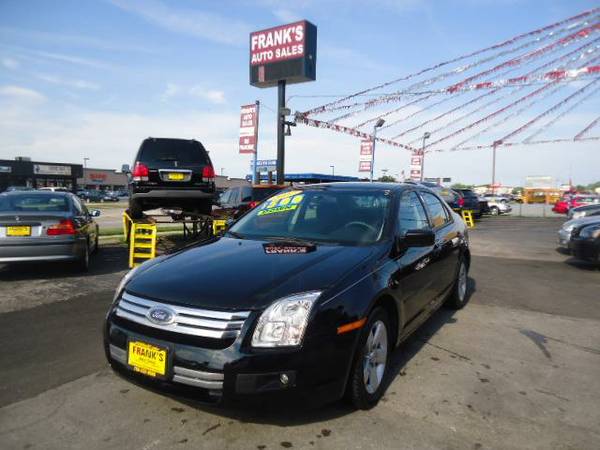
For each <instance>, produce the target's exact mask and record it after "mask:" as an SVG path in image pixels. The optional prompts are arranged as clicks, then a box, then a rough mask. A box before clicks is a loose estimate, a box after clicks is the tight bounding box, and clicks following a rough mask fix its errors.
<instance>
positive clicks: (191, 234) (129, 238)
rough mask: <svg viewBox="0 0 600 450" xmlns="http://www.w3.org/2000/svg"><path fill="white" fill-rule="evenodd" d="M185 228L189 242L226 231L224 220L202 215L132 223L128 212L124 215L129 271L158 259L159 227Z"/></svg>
mask: <svg viewBox="0 0 600 450" xmlns="http://www.w3.org/2000/svg"><path fill="white" fill-rule="evenodd" d="M161 223H163V224H169V225H178V224H181V226H182V227H183V239H184V240H185V241H187V242H190V241H192V242H193V241H202V240H205V239H208V238H210V237H212V236H214V235H216V234H219V233H220V232H222V231H224V230H225V228H226V226H227V223H226V221H225V220H216V219H213V218H212V217H211V216H205V215H199V214H188V213H185V214H183V213H182V214H152V215H146V214H144V217H142V218H141V219H132V218H131V216H130V214H129V211H125V212H124V213H123V236H124V238H125V241H126V242H127V244H128V246H129V268H130V269H131V268H133V267H136V266H139V265H140V264H142V263H143V262H144V261H147V260H149V259H152V258H155V257H156V256H157V253H158V252H157V247H158V244H159V238H158V236H157V233H158V224H161Z"/></svg>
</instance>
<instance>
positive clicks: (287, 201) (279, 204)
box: [257, 191, 304, 217]
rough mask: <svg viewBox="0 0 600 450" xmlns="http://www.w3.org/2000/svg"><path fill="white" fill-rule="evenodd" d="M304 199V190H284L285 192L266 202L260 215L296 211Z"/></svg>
mask: <svg viewBox="0 0 600 450" xmlns="http://www.w3.org/2000/svg"><path fill="white" fill-rule="evenodd" d="M303 199H304V194H302V191H290V192H284V193H283V194H279V195H276V196H275V197H272V198H270V199H269V200H268V201H267V202H265V203H264V204H263V205H262V207H261V209H260V211H258V214H257V215H258V216H259V217H260V216H266V215H268V214H277V213H285V212H289V211H295V210H296V209H298V206H299V205H300V203H301V202H302V200H303Z"/></svg>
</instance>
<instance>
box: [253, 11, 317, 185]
mask: <svg viewBox="0 0 600 450" xmlns="http://www.w3.org/2000/svg"><path fill="white" fill-rule="evenodd" d="M249 46H250V55H249V72H250V84H251V85H252V86H255V87H259V88H267V87H272V86H277V184H283V182H284V180H285V168H284V160H285V127H286V126H288V127H289V126H296V123H295V122H286V120H285V118H286V116H288V115H290V114H291V113H290V110H289V109H287V108H286V106H285V86H286V84H287V83H302V82H304V81H314V80H315V79H316V77H317V27H316V26H314V25H313V24H312V23H310V22H309V21H307V20H300V21H298V22H293V23H288V24H286V25H280V26H277V27H273V28H267V29H266V30H260V31H255V32H253V33H250V42H249Z"/></svg>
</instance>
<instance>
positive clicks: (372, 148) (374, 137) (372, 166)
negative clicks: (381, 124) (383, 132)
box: [369, 127, 377, 183]
mask: <svg viewBox="0 0 600 450" xmlns="http://www.w3.org/2000/svg"><path fill="white" fill-rule="evenodd" d="M376 141H377V127H374V128H373V146H372V147H371V176H370V177H369V180H370V181H371V183H372V182H373V170H374V169H375V142H376Z"/></svg>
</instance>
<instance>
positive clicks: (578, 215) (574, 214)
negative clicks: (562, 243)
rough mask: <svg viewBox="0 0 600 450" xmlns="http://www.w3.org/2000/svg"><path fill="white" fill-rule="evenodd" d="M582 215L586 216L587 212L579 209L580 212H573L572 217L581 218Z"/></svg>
mask: <svg viewBox="0 0 600 450" xmlns="http://www.w3.org/2000/svg"><path fill="white" fill-rule="evenodd" d="M581 217H585V213H584V212H581V211H578V212H575V213H573V216H572V217H571V218H572V219H579V218H581Z"/></svg>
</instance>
